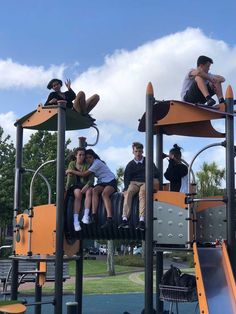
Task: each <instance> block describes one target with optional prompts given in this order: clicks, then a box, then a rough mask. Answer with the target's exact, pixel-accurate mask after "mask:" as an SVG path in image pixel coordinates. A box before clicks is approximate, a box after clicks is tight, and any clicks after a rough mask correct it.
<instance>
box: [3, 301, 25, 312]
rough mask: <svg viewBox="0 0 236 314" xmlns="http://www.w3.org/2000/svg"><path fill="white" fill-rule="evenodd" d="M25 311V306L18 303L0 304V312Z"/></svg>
mask: <svg viewBox="0 0 236 314" xmlns="http://www.w3.org/2000/svg"><path fill="white" fill-rule="evenodd" d="M25 311H26V306H25V305H23V304H19V303H18V304H8V305H0V312H4V313H9V314H10V313H12V314H21V313H25Z"/></svg>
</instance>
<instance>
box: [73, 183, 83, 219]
mask: <svg viewBox="0 0 236 314" xmlns="http://www.w3.org/2000/svg"><path fill="white" fill-rule="evenodd" d="M74 197H75V200H74V214H79V212H80V208H81V199H82V193H81V190H80V189H75V190H74Z"/></svg>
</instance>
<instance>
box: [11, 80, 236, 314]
mask: <svg viewBox="0 0 236 314" xmlns="http://www.w3.org/2000/svg"><path fill="white" fill-rule="evenodd" d="M233 105H234V101H233V93H232V89H231V88H230V87H228V89H227V92H226V105H225V104H220V105H219V106H218V107H214V108H208V107H203V106H196V105H193V104H189V103H184V102H180V101H163V102H156V101H155V99H154V93H153V88H152V85H151V83H149V84H148V87H147V99H146V113H145V114H144V115H143V117H142V119H141V121H140V124H139V131H141V132H146V186H147V189H146V209H147V210H146V231H145V234H144V233H142V232H140V231H136V230H135V228H134V226H135V225H136V222H137V219H138V216H137V212H138V211H137V208H138V202H137V199H134V202H133V208H132V214H131V219H132V221H131V225H132V226H133V227H132V226H131V228H130V229H129V230H120V229H117V226H118V224H119V222H120V219H121V215H122V204H123V198H122V196H121V194H119V193H115V194H114V195H113V196H112V205H113V211H114V229H112V230H100V228H99V226H93V227H91V226H86V227H85V228H84V229H83V230H82V232H79V233H76V232H74V231H73V224H72V214H73V212H72V207H73V206H72V204H73V199H71V198H69V199H68V202H67V206H66V211H65V215H64V210H65V208H64V173H65V160H64V149H65V131H66V130H77V129H85V128H89V127H94V126H95V124H94V120H93V119H92V118H90V117H84V116H81V115H80V114H77V113H75V112H73V111H71V110H66V108H65V106H64V105H63V104H58V106H47V107H42V106H39V107H38V108H37V110H35V111H33V112H31V113H29V114H28V115H26V116H24V117H23V118H21V119H19V120H18V121H17V122H16V127H17V143H16V169H15V195H14V220H15V228H14V251H13V255H12V256H11V258H12V285H11V299H12V300H17V292H18V282H17V280H18V262H19V260H21V259H26V260H29V261H30V260H31V261H36V262H37V263H38V269H37V271H36V276H37V280H36V283H35V303H34V304H33V305H35V313H37V314H39V313H41V305H42V304H44V301H42V298H41V293H42V285H43V283H44V281H45V273H46V262H47V261H48V260H55V265H56V266H55V294H54V298H53V299H52V300H51V302H50V303H51V304H53V305H54V313H55V314H60V313H62V295H63V285H62V281H63V278H62V273H63V271H62V270H63V261H64V260H68V259H74V260H75V261H76V283H75V301H76V302H77V304H78V306H77V309H76V313H78V314H80V313H82V275H83V252H82V250H83V240H84V239H137V240H138V239H144V240H145V243H146V245H145V265H146V267H145V313H146V314H151V313H153V257H152V256H153V245H155V249H156V260H157V263H156V265H157V266H156V267H157V268H156V274H157V276H156V287H157V293H156V304H157V306H156V312H157V313H161V312H162V311H163V303H162V302H161V301H160V290H159V284H160V280H161V277H162V274H163V251H164V250H166V249H168V250H171V249H173V250H176V249H181V250H192V248H193V249H194V259H195V266H196V275H197V291H198V299H199V307H200V312H201V313H204V314H207V313H214V314H216V313H217V312H216V311H217V305H216V303H214V300H213V302H210V301H211V300H212V295H213V296H216V298H217V299H218V300H220V302H221V303H224V304H227V309H228V312H227V313H236V311H235V308H234V306H235V303H236V292H235V281H234V277H235V275H236V250H235V248H236V243H235V242H236V240H235V237H234V233H235V231H236V218H235V214H234V207H235V205H234V190H235V181H234V129H233V128H234V113H233ZM213 119H225V121H226V134H222V133H219V132H217V131H216V130H215V129H214V128H213V127H212V125H211V120H213ZM24 128H29V129H36V130H50V131H58V142H57V160H56V165H57V190H56V205H55V204H50V201H48V204H45V205H40V206H33V197H31V202H30V206H29V209H27V210H26V211H25V212H24V213H23V214H19V210H20V209H21V205H20V200H21V196H20V190H21V180H22V143H23V129H24ZM164 134H166V135H186V136H198V137H201V136H202V137H212V138H221V139H223V141H222V142H220V143H216V144H213V145H209V147H207V148H205V149H208V148H210V147H212V146H217V145H221V146H224V147H225V149H226V189H227V195H226V196H225V197H217V198H208V199H207V198H204V199H197V198H196V196H195V194H194V193H192V191H191V190H189V193H188V194H187V195H186V194H183V193H180V192H169V191H164V190H162V183H163V182H162V180H161V182H160V191H158V192H157V193H155V194H154V195H153V191H152V188H151V187H152V180H153V173H152V171H153V168H152V164H153V135H156V144H157V145H156V146H157V166H158V168H159V170H160V171H161V173H162V172H163V160H162V152H163V135H164ZM52 162H55V161H52ZM191 168H192V163H191V164H190V166H189V179H190V173H191ZM189 181H190V180H189ZM32 184H33V182H32ZM49 194H50V193H49ZM31 195H32V194H31ZM49 199H50V198H49ZM98 214H99V217H98V222H99V225H100V224H102V223H103V221H104V220H105V210H104V206H103V204H102V201H101V202H100V204H99V209H98ZM45 217H47V219H45ZM215 239H222V240H223V239H225V240H226V243H227V244H226V245H223V246H222V249H221V248H220V249H219V248H207V249H206V248H205V247H201V248H200V247H198V244H199V243H201V244H203V245H204V244H205V243H209V242H210V243H214V241H215ZM226 246H227V249H226ZM206 250H207V251H206ZM227 250H228V254H229V258H228V254H227ZM205 256H207V258H206V259H204V257H205ZM215 256H216V257H215ZM215 258H216V259H215ZM212 259H213V261H216V262H214V263H212V264H211V265H209V263H208V262H209V261H211V260H212ZM231 267H232V270H231ZM209 269H210V270H212V269H214V270H215V269H220V270H221V272H220V275H219V276H221V277H220V278H224V281H223V282H224V287H223V288H226V290H224V291H226V293H224V294H223V293H222V291H221V290H220V289H215V290H214V291H213V290H212V287H209V285H208V286H207V282H206V280H205V278H206V277H204V276H206V273H207V274H208V276H209V274H210V273H211V272H210V271H209ZM216 274H217V273H216V272H213V276H216ZM215 279H216V277H215ZM215 279H214V280H215ZM209 280H212V278H209V277H208V279H207V281H209ZM47 303H48V302H47ZM210 303H211V305H209V304H210ZM212 304H213V305H212ZM225 306H226V305H225ZM230 306H231V307H230Z"/></svg>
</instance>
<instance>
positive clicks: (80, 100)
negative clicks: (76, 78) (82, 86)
mask: <svg viewBox="0 0 236 314" xmlns="http://www.w3.org/2000/svg"><path fill="white" fill-rule="evenodd" d="M73 108H74V109H75V111H77V112H79V113H81V114H85V113H86V101H85V93H84V92H83V91H80V92H79V93H78V94H77V96H76V98H75V101H74V105H73Z"/></svg>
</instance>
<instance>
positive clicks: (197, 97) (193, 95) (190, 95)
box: [184, 81, 215, 104]
mask: <svg viewBox="0 0 236 314" xmlns="http://www.w3.org/2000/svg"><path fill="white" fill-rule="evenodd" d="M207 89H208V91H209V95H210V96H213V95H215V92H214V90H213V89H212V88H211V87H210V85H209V83H208V84H207ZM184 101H187V102H191V103H193V104H197V103H199V104H205V102H206V98H205V97H204V96H203V94H202V93H201V91H200V89H199V88H198V86H197V83H196V81H194V82H193V83H192V85H191V86H190V88H189V90H188V91H187V92H186V94H185V96H184Z"/></svg>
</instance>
